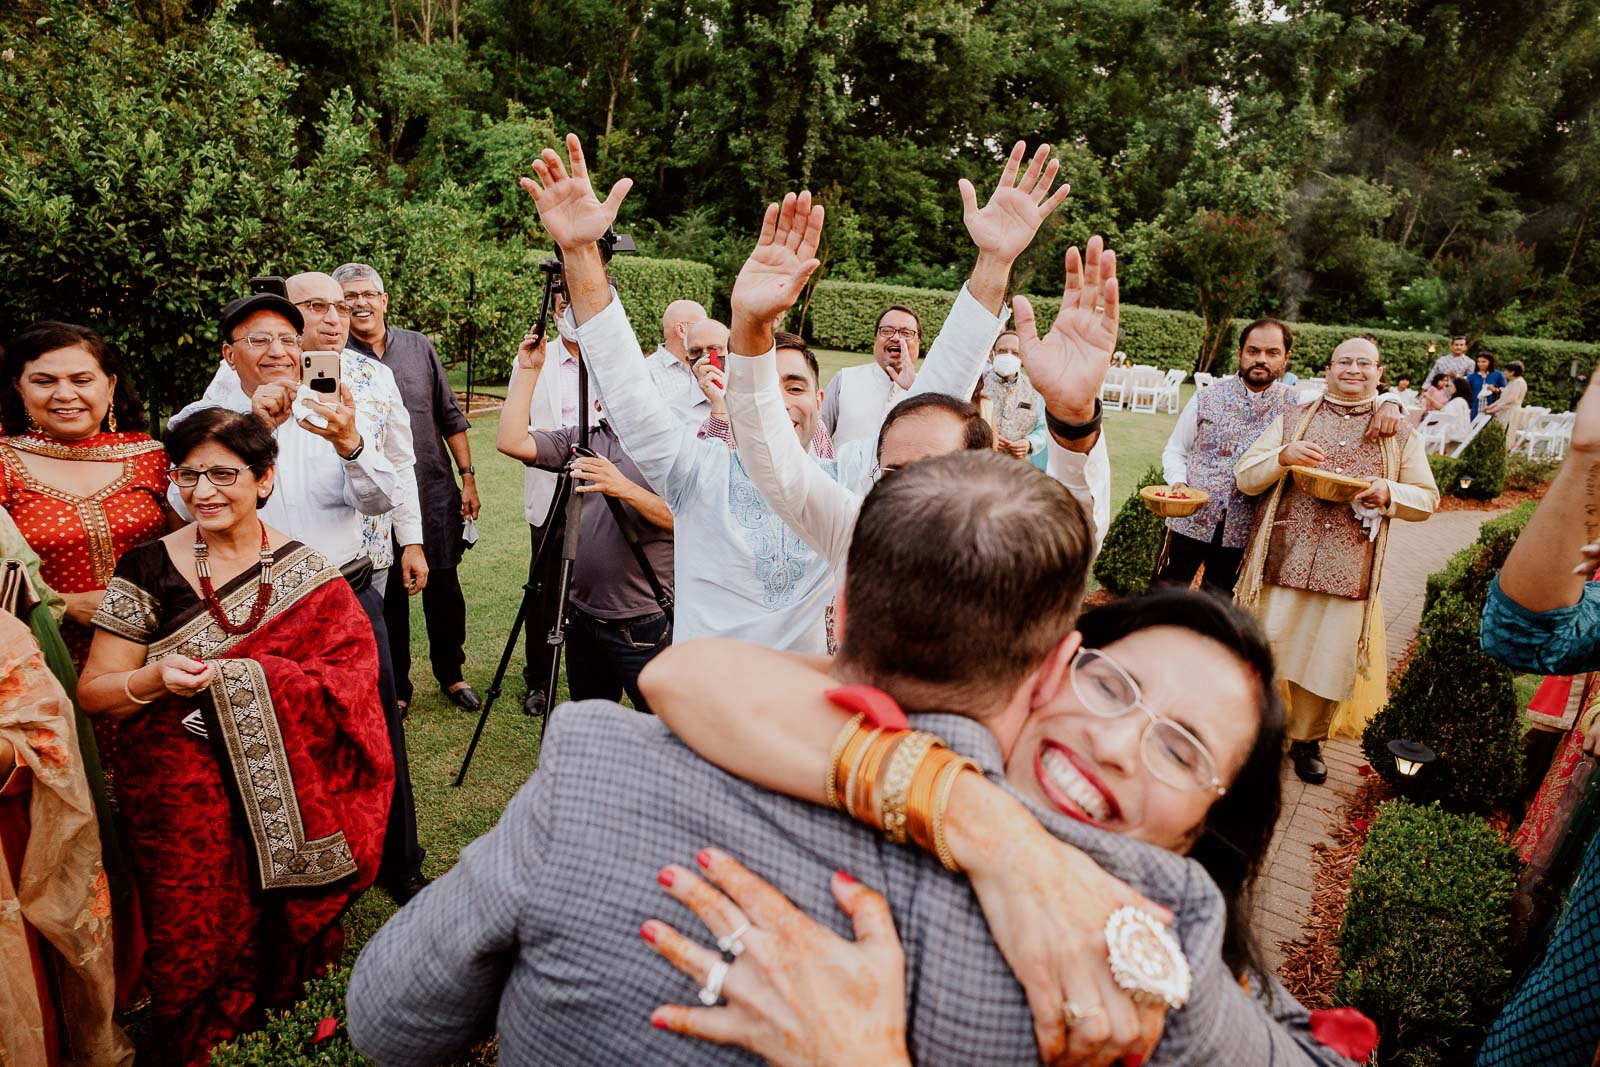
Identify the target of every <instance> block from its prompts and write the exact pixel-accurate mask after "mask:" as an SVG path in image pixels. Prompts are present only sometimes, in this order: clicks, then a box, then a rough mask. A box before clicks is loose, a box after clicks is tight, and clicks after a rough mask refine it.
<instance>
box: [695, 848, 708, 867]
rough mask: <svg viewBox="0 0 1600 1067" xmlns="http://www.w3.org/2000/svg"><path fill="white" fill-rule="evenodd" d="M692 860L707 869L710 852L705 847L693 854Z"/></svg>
mask: <svg viewBox="0 0 1600 1067" xmlns="http://www.w3.org/2000/svg"><path fill="white" fill-rule="evenodd" d="M694 861H695V862H696V863H698V864H699V865H700V866H702V867H704V868H705V869H706V870H708V871H709V870H710V869H711V853H710V852H708V851H707V850H705V849H701V850H700V851H699V852H696V853H695V854H694Z"/></svg>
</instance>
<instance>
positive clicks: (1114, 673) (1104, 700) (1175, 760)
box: [1069, 648, 1228, 797]
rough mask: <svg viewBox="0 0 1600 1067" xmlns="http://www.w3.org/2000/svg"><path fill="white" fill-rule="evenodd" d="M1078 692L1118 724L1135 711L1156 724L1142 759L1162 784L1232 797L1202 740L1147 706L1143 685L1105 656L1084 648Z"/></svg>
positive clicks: (1076, 663)
mask: <svg viewBox="0 0 1600 1067" xmlns="http://www.w3.org/2000/svg"><path fill="white" fill-rule="evenodd" d="M1069 674H1070V677H1071V679H1072V690H1073V692H1075V693H1077V694H1078V699H1079V700H1081V701H1083V706H1084V707H1085V708H1088V709H1089V711H1090V712H1092V713H1093V714H1095V715H1098V716H1100V717H1101V718H1104V719H1115V718H1119V717H1120V716H1123V715H1126V714H1127V713H1128V712H1130V711H1133V710H1134V709H1135V708H1137V709H1138V710H1140V711H1142V712H1144V713H1145V716H1146V717H1147V718H1148V719H1149V720H1150V721H1149V722H1148V723H1147V724H1146V725H1145V728H1144V734H1143V735H1142V736H1141V737H1140V738H1139V755H1140V757H1141V758H1143V760H1144V765H1145V766H1146V767H1147V768H1149V770H1150V773H1151V774H1153V775H1155V776H1156V779H1157V780H1158V781H1161V782H1163V783H1165V784H1167V785H1170V786H1171V787H1172V788H1174V789H1181V790H1183V791H1185V792H1191V793H1192V792H1200V791H1203V790H1204V791H1214V792H1215V793H1216V794H1217V796H1219V797H1220V796H1223V795H1224V794H1226V793H1227V792H1228V790H1227V788H1226V787H1225V786H1224V785H1223V784H1222V779H1220V778H1218V777H1217V764H1216V761H1215V760H1213V759H1212V758H1211V753H1210V752H1208V751H1206V746H1205V745H1203V744H1201V743H1200V739H1199V738H1198V737H1196V736H1195V735H1194V734H1192V733H1190V732H1189V731H1188V730H1185V729H1184V728H1183V727H1181V726H1179V725H1178V724H1177V723H1175V722H1173V721H1172V720H1171V719H1169V718H1167V717H1166V716H1165V715H1157V714H1156V713H1155V712H1153V711H1151V710H1150V708H1149V707H1147V706H1146V705H1145V703H1144V696H1143V694H1142V693H1141V692H1140V691H1139V683H1138V682H1136V681H1134V680H1133V678H1132V677H1131V676H1130V675H1129V674H1128V672H1127V671H1125V670H1123V668H1122V665H1121V664H1119V663H1118V662H1117V661H1116V660H1114V659H1112V658H1111V657H1110V656H1107V655H1106V654H1105V653H1103V652H1096V651H1095V650H1093V649H1087V648H1086V649H1082V650H1080V651H1079V652H1078V655H1077V656H1076V657H1075V658H1074V659H1073V661H1072V669H1071V671H1070V672H1069Z"/></svg>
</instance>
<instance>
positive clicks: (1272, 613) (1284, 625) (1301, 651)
mask: <svg viewBox="0 0 1600 1067" xmlns="http://www.w3.org/2000/svg"><path fill="white" fill-rule="evenodd" d="M1366 429H1367V427H1366V425H1365V422H1364V421H1363V422H1362V423H1361V424H1360V425H1359V427H1352V432H1359V433H1363V434H1364V433H1365V432H1366ZM1284 433H1285V430H1284V417H1283V416H1279V417H1278V418H1277V419H1276V420H1274V421H1273V423H1272V424H1271V425H1269V426H1268V427H1267V428H1266V430H1265V431H1263V433H1262V434H1261V436H1260V437H1259V438H1258V439H1257V440H1256V443H1255V444H1253V445H1251V446H1250V448H1249V449H1248V450H1247V451H1246V452H1245V454H1244V455H1243V456H1241V457H1240V459H1239V462H1238V463H1237V464H1236V465H1235V467H1234V475H1235V478H1236V479H1237V480H1238V485H1239V488H1240V490H1241V491H1243V492H1245V493H1247V494H1249V495H1252V496H1256V495H1260V494H1262V493H1266V492H1267V491H1268V490H1270V489H1272V487H1273V486H1274V485H1275V484H1276V483H1277V482H1278V480H1279V479H1281V478H1284V477H1286V476H1288V475H1289V468H1288V467H1284V466H1280V465H1279V463H1278V453H1279V452H1281V451H1282V450H1283V447H1284ZM1403 436H1404V441H1403V444H1402V445H1401V450H1400V465H1399V470H1398V472H1397V477H1396V478H1395V479H1393V480H1390V481H1389V483H1388V485H1389V505H1388V507H1386V508H1385V509H1384V511H1383V515H1384V520H1385V521H1386V522H1387V521H1388V520H1389V519H1395V518H1399V519H1407V520H1410V521H1412V522H1417V521H1421V520H1423V519H1426V518H1427V517H1428V516H1429V515H1431V514H1433V511H1434V509H1435V508H1436V507H1438V504H1439V490H1438V488H1437V486H1436V485H1435V484H1434V481H1433V472H1432V471H1431V470H1430V469H1429V467H1428V457H1427V454H1426V453H1425V452H1424V451H1423V447H1422V442H1421V440H1420V439H1418V437H1417V436H1416V435H1415V434H1411V433H1406V434H1404V435H1403ZM1319 443H1320V442H1319ZM1341 443H1342V442H1341ZM1299 491H1300V490H1299V489H1298V488H1296V487H1295V486H1294V485H1293V484H1292V483H1291V484H1290V485H1288V486H1286V487H1285V496H1286V498H1287V494H1289V493H1298V492H1299ZM1352 521H1353V513H1352ZM1255 536H1256V537H1262V536H1267V534H1266V533H1265V532H1264V531H1260V530H1258V531H1256V534H1255ZM1378 577H1379V576H1378V574H1377V573H1374V574H1373V575H1372V583H1371V588H1370V590H1369V592H1368V595H1369V596H1376V595H1377V593H1378ZM1255 611H1256V615H1257V617H1258V618H1260V620H1261V623H1262V626H1263V627H1264V628H1265V629H1266V632H1267V636H1268V638H1269V639H1270V640H1271V642H1272V653H1273V658H1274V659H1275V660H1276V662H1277V668H1278V677H1279V678H1280V679H1282V680H1284V681H1287V682H1290V683H1291V684H1292V685H1296V686H1299V687H1300V688H1302V689H1304V690H1307V691H1308V692H1310V693H1312V694H1315V695H1316V696H1318V697H1321V698H1323V699H1324V700H1326V701H1328V702H1330V713H1331V704H1332V703H1334V702H1338V701H1342V700H1349V699H1350V698H1351V696H1352V695H1353V693H1354V690H1355V683H1356V662H1357V652H1356V650H1357V647H1358V646H1359V644H1360V641H1361V627H1362V621H1363V618H1364V616H1365V611H1366V601H1365V600H1357V599H1354V598H1353V597H1347V596H1334V595H1330V594H1327V593H1317V592H1310V591H1308V590H1304V589H1292V588H1288V587H1285V586H1278V585H1273V584H1270V583H1266V584H1263V586H1262V588H1261V595H1260V600H1259V602H1258V604H1257V606H1256V609H1255ZM1374 669H1375V670H1376V671H1378V672H1381V671H1382V670H1383V665H1382V664H1381V663H1380V664H1374ZM1325 725H1326V724H1324V726H1325ZM1292 732H1293V731H1291V733H1292ZM1294 739H1295V740H1308V738H1298V737H1297V738H1294Z"/></svg>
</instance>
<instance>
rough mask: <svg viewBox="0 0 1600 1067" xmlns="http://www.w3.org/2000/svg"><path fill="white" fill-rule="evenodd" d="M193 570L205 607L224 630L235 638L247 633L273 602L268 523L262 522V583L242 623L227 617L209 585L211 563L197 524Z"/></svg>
mask: <svg viewBox="0 0 1600 1067" xmlns="http://www.w3.org/2000/svg"><path fill="white" fill-rule="evenodd" d="M194 572H195V574H196V575H198V576H199V578H200V593H201V595H202V596H203V597H204V599H205V602H206V610H207V611H209V612H210V613H211V617H212V618H213V619H215V620H216V623H217V625H218V626H220V627H222V630H223V632H224V633H227V634H232V635H233V636H234V637H242V636H243V635H245V634H247V633H250V632H251V631H252V630H254V629H255V628H256V627H257V626H259V625H260V624H261V619H262V617H263V616H265V615H266V613H267V605H268V604H270V603H271V602H272V546H271V545H269V544H268V543H267V524H266V523H262V524H261V584H260V585H258V586H257V587H256V603H255V606H254V607H252V608H251V609H250V617H249V618H247V619H245V620H244V622H242V623H237V624H236V623H234V621H233V620H232V619H230V618H228V613H227V611H225V610H224V609H223V607H222V602H221V601H220V600H218V599H217V591H216V590H215V589H213V588H212V587H211V563H210V561H209V560H208V559H207V557H206V539H205V537H203V536H202V535H201V533H200V527H199V526H198V525H196V526H195V528H194Z"/></svg>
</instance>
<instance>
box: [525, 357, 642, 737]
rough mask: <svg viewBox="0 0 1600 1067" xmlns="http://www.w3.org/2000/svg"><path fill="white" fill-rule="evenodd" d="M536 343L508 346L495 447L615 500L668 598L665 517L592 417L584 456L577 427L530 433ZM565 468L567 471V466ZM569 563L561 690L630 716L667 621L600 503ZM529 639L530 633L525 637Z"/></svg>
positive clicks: (606, 429) (589, 513) (540, 360)
mask: <svg viewBox="0 0 1600 1067" xmlns="http://www.w3.org/2000/svg"><path fill="white" fill-rule="evenodd" d="M544 358H545V346H544V339H543V338H540V337H537V336H535V335H534V334H533V333H532V332H531V331H530V333H529V334H528V335H527V336H526V337H524V338H523V340H522V344H520V345H518V346H517V369H518V370H519V371H521V372H522V373H519V374H516V375H514V376H513V377H512V379H511V385H510V388H509V389H508V390H507V392H506V402H505V406H504V407H502V408H501V409H500V424H499V429H498V432H497V434H496V437H495V447H496V448H497V449H499V450H500V451H501V452H502V453H504V454H505V455H507V456H510V457H511V458H512V459H517V460H521V461H522V462H523V463H525V464H527V465H528V466H530V467H539V468H541V469H543V470H550V471H560V470H563V469H570V471H571V474H572V476H573V478H574V479H575V480H576V482H575V484H574V488H573V491H574V492H578V493H601V494H604V495H605V496H608V497H613V498H615V499H616V501H617V503H618V505H619V507H620V510H621V511H622V513H623V514H624V515H625V516H626V517H627V519H628V520H629V521H631V523H632V525H633V527H634V529H635V531H636V532H637V536H638V539H639V547H640V548H641V549H643V551H644V554H645V558H646V559H647V560H648V561H649V563H650V569H651V570H653V571H654V572H655V574H656V577H657V579H658V581H659V582H660V584H661V586H662V587H663V591H664V592H665V593H666V594H667V595H668V596H670V595H671V593H672V511H671V510H670V509H669V508H668V507H667V504H666V501H664V500H662V499H661V497H659V496H657V495H656V494H655V493H654V492H653V491H652V490H651V489H650V485H649V483H648V482H647V481H645V477H644V475H643V474H640V473H639V468H638V467H636V466H634V463H633V460H632V459H630V458H629V457H628V454H627V452H625V451H623V448H622V442H621V441H620V440H618V439H617V435H616V433H615V432H614V431H613V430H612V429H611V425H610V423H608V422H607V421H606V420H605V419H604V418H602V419H601V420H600V421H599V422H598V423H596V424H595V425H594V427H593V428H592V429H591V430H590V431H589V447H590V452H591V453H592V454H590V455H577V456H576V457H575V448H576V446H577V444H578V427H576V426H564V427H562V428H561V429H559V430H530V429H529V428H528V409H529V407H530V406H531V405H532V403H533V390H534V387H535V386H536V385H537V384H538V382H539V375H540V372H541V371H542V370H543V369H544ZM569 464H570V468H569ZM578 545H579V548H578V557H577V562H576V563H575V564H574V566H573V571H572V589H571V592H570V595H569V600H570V604H571V611H570V612H568V626H567V631H566V635H567V639H566V648H567V687H568V689H569V690H570V692H571V699H573V700H590V699H598V700H612V701H615V700H620V699H621V697H622V693H623V691H624V690H626V691H627V693H628V696H629V698H630V699H631V700H632V701H633V706H634V707H635V708H638V709H639V710H640V711H649V710H650V708H649V706H648V705H647V704H646V703H645V700H644V697H643V696H642V695H641V694H640V693H639V687H638V678H639V672H640V671H641V670H643V669H644V665H645V664H646V663H649V662H650V660H651V659H652V658H654V657H655V655H656V653H658V652H660V651H661V650H662V649H663V648H666V647H667V645H669V644H671V643H672V620H671V618H670V617H668V615H667V614H666V612H665V611H663V610H662V606H661V604H660V603H658V602H657V600H656V597H655V595H654V593H653V591H652V590H651V587H650V582H649V580H648V579H647V578H646V577H645V574H644V571H643V569H642V568H641V567H640V565H639V561H638V560H637V559H636V558H635V557H634V555H633V551H632V549H630V548H629V546H628V541H627V538H626V537H625V536H624V534H623V530H622V527H621V526H619V525H618V522H617V517H616V515H615V514H614V513H613V510H612V508H611V507H610V506H609V505H608V504H603V503H602V502H601V501H599V500H595V501H591V502H589V504H588V505H587V506H585V507H584V509H583V519H582V524H581V528H580V530H579V536H578ZM535 636H536V637H537V636H539V635H535Z"/></svg>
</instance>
